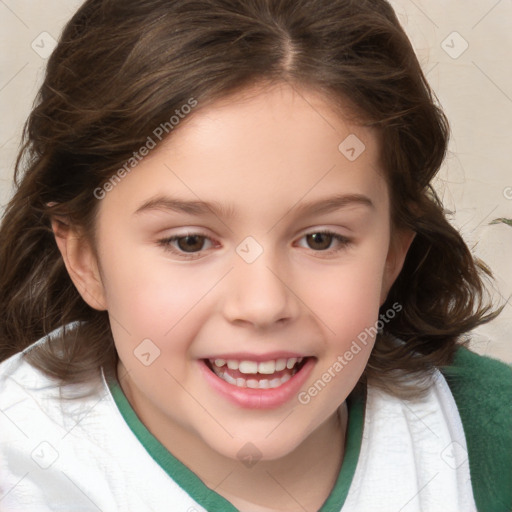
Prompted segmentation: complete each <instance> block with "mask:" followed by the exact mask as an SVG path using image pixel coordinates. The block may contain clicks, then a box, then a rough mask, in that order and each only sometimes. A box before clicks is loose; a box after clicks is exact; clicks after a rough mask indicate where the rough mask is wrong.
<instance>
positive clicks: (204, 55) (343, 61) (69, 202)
mask: <svg viewBox="0 0 512 512" xmlns="http://www.w3.org/2000/svg"><path fill="white" fill-rule="evenodd" d="M282 81H286V82H288V83H289V84H292V85H296V86H298V87H304V86H309V87H312V88H315V89H316V90H319V91H322V92H323V93H325V94H326V95H328V96H329V98H330V99H331V100H332V101H333V108H335V106H336V105H342V104H345V105H346V103H347V100H348V101H349V102H350V104H352V105H354V106H355V108H356V111H357V113H358V117H359V119H360V121H361V122H364V123H365V124H366V125H371V126H374V127H376V128H377V129H378V130H379V132H378V133H379V134H380V137H381V140H382V148H383V149H382V155H381V156H382V166H383V168H384V170H385V172H386V177H387V180H388V183H389V186H390V194H391V205H392V212H391V216H392V221H393V226H394V228H409V229H411V230H413V231H415V232H416V237H415V239H414V241H413V244H412V246H411V248H410V251H409V254H408V256H407V258H406V262H405V266H404V268H403V270H402V272H401V274H400V276H399V277H398V279H397V281H396V283H395V284H394V285H393V287H392V289H391V291H390V293H389V296H388V299H387V301H386V303H385V304H384V305H383V306H382V308H381V312H382V313H384V312H386V311H388V310H389V309H390V308H392V305H393V304H396V303H398V304H399V305H400V306H401V311H400V313H399V314H397V315H396V316H395V317H394V318H393V319H391V320H390V319H387V322H386V325H385V328H384V331H383V332H382V333H380V334H379V336H378V339H377V341H376V344H375V347H374V349H373V352H372V354H371V357H370V361H369V364H368V366H367V368H366V370H365V373H364V374H363V376H362V378H361V382H364V381H365V380H366V379H367V378H373V379H374V380H375V381H376V382H377V381H380V382H381V383H382V385H386V386H388V387H389V388H390V389H392V390H393V391H394V392H397V393H399V392H400V383H399V382H398V378H397V375H396V370H397V369H403V370H405V371H406V374H408V375H411V374H418V375H426V374H428V373H429V370H431V369H432V368H433V367H434V366H442V365H447V364H449V363H450V362H451V360H452V357H453V354H454V351H455V349H456V347H457V345H458V344H460V343H461V335H463V334H464V333H466V332H467V331H469V330H471V329H473V328H474V327H476V326H477V325H479V324H481V323H483V322H486V321H488V320H489V319H491V318H494V316H496V314H497V313H496V312H493V311H492V309H491V306H490V305H489V304H487V303H486V302H485V289H484V286H483V284H482V280H481V275H482V271H484V273H487V274H489V272H488V270H486V269H485V267H483V266H482V265H481V264H480V263H478V262H476V261H475V260H474V259H473V257H472V255H471V253H470V251H469V250H468V248H467V246H466V244H465V243H464V241H463V240H462V238H461V236H460V235H459V233H458V232H457V231H456V230H455V229H454V228H453V227H452V226H451V225H450V224H449V223H448V221H447V220H446V218H445V214H444V212H443V208H442V205H441V204H440V202H439V201H438V199H437V198H436V195H435V193H434V192H433V190H432V188H431V186H430V182H431V180H432V178H433V177H434V175H435V174H436V172H437V171H438V169H439V167H440V165H441V163H442V161H443V158H444V156H445V152H446V146H447V139H448V124H447V121H446V119H445V117H444V115H443V113H442V111H441V110H440V109H439V107H438V106H437V105H436V102H435V98H434V95H433V93H432V91H431V89H430V88H429V86H428V84H427V82H426V79H425V77H424V75H423V73H422V71H421V68H420V65H419V63H418V61H417V59H416V56H415V54H414V51H413V49H412V47H411V44H410V42H409V40H408V38H407V36H406V35H405V33H404V31H403V30H402V28H401V27H400V25H399V22H398V20H397V18H396V16H395V13H394V12H393V10H392V8H391V7H390V5H389V4H388V3H387V2H386V1H385V0H188V1H187V0H87V1H86V2H85V3H84V4H83V6H82V7H81V8H80V9H79V11H78V12H77V13H76V14H75V16H74V17H73V18H72V19H71V21H70V22H69V23H68V24H67V26H66V28H65V30H64V32H63V34H62V37H61V39H60V42H59V44H58V46H57V48H56V49H55V51H54V53H53V54H52V56H51V58H50V59H49V62H48V66H47V71H46V76H45V80H44V83H43V85H42V87H41V89H40V92H39V95H38V102H37V105H36V106H35V108H34V109H33V111H32V113H31V115H30V117H29V119H28V121H27V124H26V126H25V133H24V145H23V147H22V150H21V151H20V155H19V157H18V161H17V164H16V184H17V190H16V193H15V195H14V197H13V199H12V200H11V201H10V203H9V204H8V206H7V209H6V211H5V215H4V218H3V223H2V226H1V230H0V240H1V247H0V318H2V321H1V322H0V359H5V358H6V357H8V356H9V355H11V354H13V353H15V352H17V351H19V350H21V349H23V348H25V347H27V346H28V345H29V344H31V343H32V342H34V341H35V340H36V339H38V338H39V337H41V336H43V335H46V334H47V333H49V332H50V331H52V330H53V329H55V328H57V327H58V326H61V325H64V324H67V323H69V322H74V321H79V322H80V323H79V324H77V325H76V326H75V328H74V329H71V330H70V329H68V330H67V332H66V334H65V336H64V338H65V343H57V342H55V343H53V344H51V345H50V347H49V348H48V349H46V350H45V351H41V350H38V351H31V352H30V353H29V354H28V357H29V359H30V361H31V362H32V364H34V365H36V366H37V367H39V368H40V369H42V370H43V371H45V372H46V373H48V374H49V375H52V376H56V377H58V378H60V379H63V380H64V381H82V380H85V379H86V378H87V377H88V376H89V375H90V374H91V372H93V371H97V370H98V368H99V367H100V366H101V365H103V366H105V367H112V366H113V365H114V364H115V362H116V352H115V349H114V345H113V339H112V334H111V330H110V326H109V320H108V314H107V313H106V312H100V311H96V310H94V309H92V308H90V307H89V306H88V305H87V304H86V303H85V302H84V301H83V299H82V298H81V297H80V295H79V294H78V292H77V290H76V289H75V287H74V286H73V284H72V282H71V280H70V278H69V276H68V274H67V272H66V269H65V267H64V264H63V261H62V258H61V256H60V253H59V251H58V249H57V246H56V243H55V240H54V235H53V233H52V230H51V227H50V218H51V216H56V215H60V216H65V217H66V218H68V219H69V221H70V222H71V223H73V224H75V225H77V226H80V227H82V228H83V230H84V232H85V233H86V235H87V236H90V237H91V239H94V236H93V235H94V220H95V214H96V210H97V206H98V200H97V199H96V197H95V194H94V190H95V189H97V188H98V187H100V186H101V185H102V184H103V183H105V181H106V180H108V179H109V178H111V176H112V175H113V174H114V173H115V171H117V170H118V169H119V168H120V167H121V166H122V165H123V163H125V162H126V161H127V160H128V159H129V158H130V157H131V156H132V154H133V151H134V150H135V149H137V148H139V147H141V146H142V145H143V144H144V143H145V142H146V141H147V137H148V136H149V135H150V134H151V133H152V132H153V131H154V129H155V127H157V126H160V125H161V124H162V123H165V122H168V120H169V116H170V114H172V113H173V112H175V110H176V109H179V108H180V107H181V106H182V105H184V104H186V103H187V102H188V101H189V99H190V98H195V99H196V100H197V101H198V103H199V106H200V108H202V107H204V106H205V105H208V104H209V103H211V102H212V101H215V100H216V99H220V98H228V97H229V96H230V94H233V93H234V92H237V91H240V90H243V89H244V88H246V87H248V86H251V85H254V84H255V83H265V82H266V83H279V82H282ZM191 115H193V114H191ZM170 136H171V137H172V133H171V135H170ZM22 169H24V171H23V172H22ZM489 275H490V274H489ZM395 337H398V338H400V339H402V340H404V341H405V343H404V344H397V343H396V341H395Z"/></svg>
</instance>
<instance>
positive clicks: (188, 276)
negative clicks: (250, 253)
mask: <svg viewBox="0 0 512 512" xmlns="http://www.w3.org/2000/svg"><path fill="white" fill-rule="evenodd" d="M151 251H152V252H153V253H152V254H151V258H150V257H149V256H150V254H148V253H149V252H150V251H148V250H140V251H134V250H133V249H132V250H131V252H129V251H127V252H126V253H125V255H123V256H122V257H120V258H119V257H118V258H115V259H114V258H112V259H109V257H108V255H106V257H104V258H103V262H104V263H103V271H104V275H105V276H106V277H105V279H104V284H105V292H106V298H107V303H108V309H109V312H110V314H111V315H112V316H113V317H115V318H116V319H117V320H118V321H119V322H120V323H122V325H123V326H124V327H125V328H126V330H128V331H130V332H132V331H133V332H136V333H137V335H138V336H147V337H150V336H155V337H157V338H161V337H163V336H165V335H166V334H167V333H169V331H171V330H173V329H174V327H175V326H176V325H177V324H179V323H181V321H182V319H186V317H188V316H189V315H190V314H192V315H193V314H194V313H195V312H196V311H197V310H198V309H200V308H197V305H198V304H199V303H200V302H201V301H202V300H203V298H204V297H205V295H206V294H207V293H208V291H209V290H210V289H211V288H212V287H213V286H214V285H215V283H216V282H217V281H218V272H217V273H215V272H213V271H212V269H206V268H201V269H199V268H198V267H196V269H194V270H192V271H191V270H190V269H189V268H185V266H180V265H176V263H172V262H170V261H167V260H166V258H165V256H163V255H162V256H161V257H158V258H155V256H154V250H153V249H152V250H151Z"/></svg>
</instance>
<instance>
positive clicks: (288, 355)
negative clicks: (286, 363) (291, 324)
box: [203, 352, 308, 363]
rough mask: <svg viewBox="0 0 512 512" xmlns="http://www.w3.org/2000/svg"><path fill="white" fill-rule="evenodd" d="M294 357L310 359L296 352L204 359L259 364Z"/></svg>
mask: <svg viewBox="0 0 512 512" xmlns="http://www.w3.org/2000/svg"><path fill="white" fill-rule="evenodd" d="M292 357H296V358H297V359H299V358H300V357H308V356H305V355H303V354H297V353H295V352H268V353H267V354H251V353H249V352H236V353H235V352H230V353H229V354H217V355H215V356H207V357H204V358H203V359H210V360H214V359H225V360H226V361H227V360H228V359H232V360H234V361H256V362H258V363H261V362H264V361H271V360H274V359H291V358H292Z"/></svg>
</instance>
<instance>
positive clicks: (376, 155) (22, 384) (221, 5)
mask: <svg viewBox="0 0 512 512" xmlns="http://www.w3.org/2000/svg"><path fill="white" fill-rule="evenodd" d="M447 138H448V125H447V122H446V119H445V117H444V115H443V114H442V112H441V110H440V109H439V107H438V106H436V104H435V101H434V98H433V93H432V91H431V90H430V89H429V86H428V85H427V83H426V80H425V77H424V76H423V74H422V72H421V69H420V66H419V64H418V62H417V60H416V58H415V55H414V52H413V50H412V48H411V45H410V43H409V41H408V40H407V37H406V36H405V34H404V32H403V30H402V29H401V27H400V25H399V23H398V21H397V19H396V16H395V14H394V13H393V10H392V9H391V7H390V6H389V4H388V3H387V2H386V1H385V0H365V1H359V2H353V1H350V0H314V1H312V0H243V1H242V0H173V1H169V0H137V1H135V0H128V1H127V0H123V1H121V0H88V1H86V2H85V4H84V5H83V6H82V7H81V8H80V10H79V11H78V12H77V13H76V15H75V16H74V17H73V19H72V20H71V21H70V22H69V23H68V25H67V27H66V29H65V30H64V33H63V35H62V38H61V40H60V43H59V45H58V47H57V48H56V50H55V52H54V53H53V55H52V57H51V58H50V60H49V63H48V68H47V73H46V77H45V81H44V84H43V86H42V88H41V91H40V94H39V99H38V103H37V105H36V107H35V108H34V110H33V112H32V114H31V116H30V118H29V120H28V123H27V126H26V140H25V145H24V147H23V149H22V151H21V154H20V156H19V158H18V162H17V171H18V178H19V179H18V188H17V191H16V193H15V195H14V197H13V199H12V201H11V202H10V204H9V205H8V207H7V209H6V211H5V215H4V218H3V223H2V227H1V231H0V239H1V250H0V251H1V252H0V260H1V269H0V284H1V286H0V311H1V314H2V324H1V327H0V340H1V344H0V350H1V358H2V359H3V360H4V362H3V363H2V365H1V366H0V410H1V412H2V414H1V415H0V432H1V436H0V438H1V440H2V441H1V445H0V505H1V507H2V510H5V511H21V510H23V511H24V512H29V511H38V512H41V511H56V510H73V511H81V512H82V511H83V512H85V511H96V510H102V511H135V510H136V511H160V510H172V511H183V512H185V511H188V512H199V511H204V510H208V511H216V512H227V511H235V510H240V511H244V512H259V511H265V512H268V511H282V512H284V511H286V512H288V511H297V510H305V511H318V510H320V511H322V512H325V511H341V510H342V511H343V512H347V511H376V510H379V511H382V510H384V511H398V510H402V511H439V510H443V511H477V510H478V511H485V512H490V511H496V512H497V511H506V510H510V507H511V505H512V494H511V491H510V486H509V484H510V481H511V478H512V463H511V460H510V453H511V447H512V438H511V432H512V430H511V428H510V427H511V420H510V410H509V409H507V407H506V406H505V405H504V403H505V399H506V398H509V397H510V393H511V388H512V380H511V370H510V368H509V367H508V366H507V365H505V364H503V363H500V362H498V361H495V360H492V359H489V358H485V357H481V356H477V355H476V354H473V353H472V352H470V351H469V350H468V349H467V348H465V347H464V344H465V343H466V342H467V340H466V339H465V338H463V335H464V333H466V332H468V331H469V330H471V329H473V328H474V327H476V326H478V325H480V324H482V323H484V322H487V321H489V320H490V319H492V318H494V317H495V316H496V314H497V312H496V311H495V310H493V309H492V307H491V305H490V304H488V303H487V302H486V295H485V289H484V286H483V282H482V276H483V275H485V273H486V270H485V267H483V266H482V265H481V264H479V263H478V262H476V261H474V259H473V257H472V255H471V254H470V252H469V250H468V248H467V247H466V245H465V243H464V242H463V240H462V239H461V237H460V235H459V234H458V233H457V232H456V230H454V229H453V228H452V227H451V226H450V224H449V223H448V222H447V220H446V219H445V217H444V214H443V209H442V206H441V204H440V203H439V201H438V200H437V199H436V196H435V194H434V192H433V191H432V189H431V187H430V182H431V180H432V178H433V177H434V175H435V174H436V172H437V171H438V169H439V166H440V165H441V162H442V160H443V157H444V154H445V150H446V145H447ZM487 273H488V272H487ZM36 340H38V341H36Z"/></svg>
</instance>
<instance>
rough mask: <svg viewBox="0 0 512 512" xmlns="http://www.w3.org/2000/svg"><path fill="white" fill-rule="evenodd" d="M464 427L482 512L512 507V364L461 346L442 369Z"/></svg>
mask: <svg viewBox="0 0 512 512" xmlns="http://www.w3.org/2000/svg"><path fill="white" fill-rule="evenodd" d="M439 370H440V371H441V372H442V373H443V375H444V377H445V379H446V381H447V383H448V385H449V387H450V390H451V392H452V394H453V397H454V400H455V403H456V405H457V409H458V412H459V415H460V418H461V421H462V425H463V428H464V434H465V436H466V442H467V447H468V456H469V465H470V472H471V481H472V484H473V491H474V496H475V502H476V504H477V506H478V509H479V510H486V511H487V512H502V511H506V510H510V509H511V508H512V488H511V487H510V482H511V481H512V366H510V365H508V364H506V363H504V362H502V361H498V360H496V359H493V358H490V357H487V356H482V355H479V354H476V353H474V352H472V351H471V350H469V349H467V348H465V347H462V346H461V347H459V348H458V349H457V352H456V353H455V357H454V360H453V363H452V364H451V365H450V366H446V367H441V368H439Z"/></svg>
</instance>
